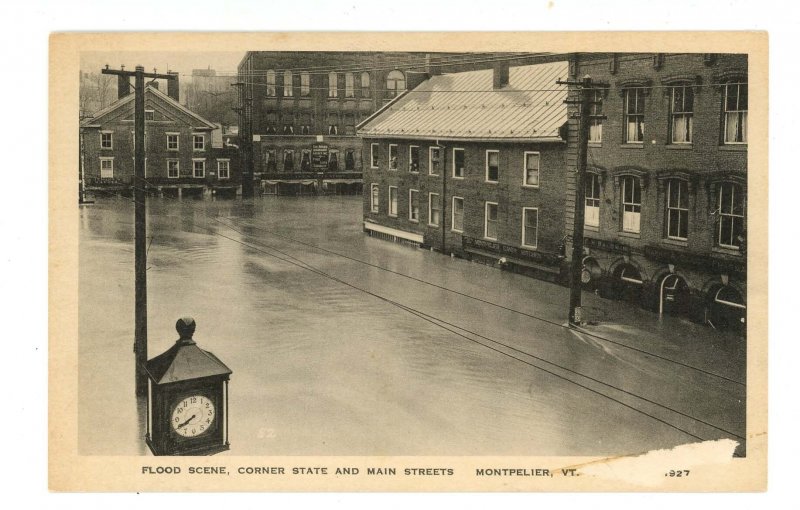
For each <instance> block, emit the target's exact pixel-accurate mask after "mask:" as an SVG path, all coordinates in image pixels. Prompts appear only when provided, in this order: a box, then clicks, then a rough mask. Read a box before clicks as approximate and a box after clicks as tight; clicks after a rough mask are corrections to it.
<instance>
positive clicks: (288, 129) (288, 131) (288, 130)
mask: <svg viewBox="0 0 800 510" xmlns="http://www.w3.org/2000/svg"><path fill="white" fill-rule="evenodd" d="M283 134H284V135H293V134H294V126H292V125H291V124H284V125H283Z"/></svg>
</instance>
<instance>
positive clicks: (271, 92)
mask: <svg viewBox="0 0 800 510" xmlns="http://www.w3.org/2000/svg"><path fill="white" fill-rule="evenodd" d="M267 96H268V97H275V71H273V70H272V69H270V70H268V71H267Z"/></svg>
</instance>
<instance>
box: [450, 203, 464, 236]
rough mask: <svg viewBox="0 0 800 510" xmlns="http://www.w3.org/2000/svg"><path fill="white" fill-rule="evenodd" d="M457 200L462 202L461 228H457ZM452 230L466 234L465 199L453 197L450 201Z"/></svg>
mask: <svg viewBox="0 0 800 510" xmlns="http://www.w3.org/2000/svg"><path fill="white" fill-rule="evenodd" d="M456 200H460V201H461V228H456ZM450 230H451V231H452V232H459V233H463V232H464V197H455V196H454V197H453V198H452V200H451V201H450Z"/></svg>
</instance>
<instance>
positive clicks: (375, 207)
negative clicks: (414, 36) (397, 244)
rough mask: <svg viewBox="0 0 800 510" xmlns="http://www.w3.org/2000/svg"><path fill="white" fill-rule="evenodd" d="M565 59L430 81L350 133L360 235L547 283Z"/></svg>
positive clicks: (556, 228) (554, 273) (557, 204)
mask: <svg viewBox="0 0 800 510" xmlns="http://www.w3.org/2000/svg"><path fill="white" fill-rule="evenodd" d="M567 73H568V63H567V62H566V61H565V60H563V61H555V62H543V63H540V64H534V65H523V66H509V63H508V62H496V63H495V64H494V69H486V70H477V71H469V72H461V73H453V74H444V75H433V76H430V77H429V78H428V79H426V80H424V81H422V82H421V83H420V84H419V86H417V87H415V88H414V89H413V90H411V91H409V92H408V93H406V94H404V95H403V96H402V97H399V98H398V99H397V100H395V101H394V102H392V103H391V104H389V105H387V106H386V107H384V108H383V109H382V110H380V111H379V112H377V113H376V114H375V115H374V116H372V117H371V118H370V119H368V120H366V121H365V122H364V123H363V124H361V125H360V126H359V127H358V134H359V135H361V136H362V137H363V153H364V154H365V157H366V163H367V164H366V166H365V174H364V175H365V177H364V183H365V186H364V229H365V231H367V232H369V233H370V235H374V236H379V237H384V238H389V239H393V240H403V241H405V242H410V243H414V244H418V245H423V246H430V247H432V248H435V249H436V250H440V251H442V252H444V253H453V254H456V255H458V256H462V257H468V258H471V259H477V260H480V261H485V262H490V263H497V264H500V265H503V266H504V267H506V268H509V269H512V270H517V271H521V272H526V273H535V274H537V275H541V276H546V277H548V278H558V277H559V276H560V275H561V274H562V273H563V256H562V255H561V248H562V243H563V240H564V224H565V210H564V189H565V187H566V176H565V168H566V159H565V158H566V154H567V151H566V144H565V136H566V130H565V127H566V123H567V106H566V105H565V104H564V100H565V99H566V97H567V90H566V87H561V86H556V81H557V80H558V79H559V78H566V77H567Z"/></svg>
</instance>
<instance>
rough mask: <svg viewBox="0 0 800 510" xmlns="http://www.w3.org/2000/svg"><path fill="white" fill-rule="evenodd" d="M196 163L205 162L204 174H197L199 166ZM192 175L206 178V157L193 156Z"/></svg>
mask: <svg viewBox="0 0 800 510" xmlns="http://www.w3.org/2000/svg"><path fill="white" fill-rule="evenodd" d="M195 163H203V175H197V167H196V165H195ZM192 177H193V178H195V179H205V177H206V159H205V158H192Z"/></svg>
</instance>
